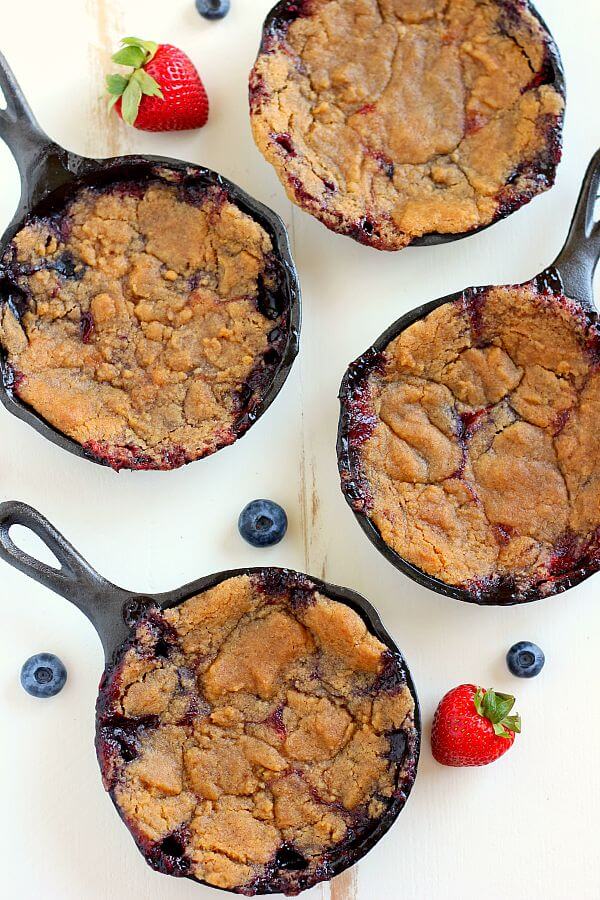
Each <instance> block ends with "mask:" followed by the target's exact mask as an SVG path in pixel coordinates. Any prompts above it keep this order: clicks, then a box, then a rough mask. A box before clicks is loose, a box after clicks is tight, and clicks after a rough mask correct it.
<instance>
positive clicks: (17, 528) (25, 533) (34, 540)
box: [9, 525, 61, 572]
mask: <svg viewBox="0 0 600 900" xmlns="http://www.w3.org/2000/svg"><path fill="white" fill-rule="evenodd" d="M9 534H10V538H11V540H12V542H13V543H14V544H15V546H16V547H18V548H19V550H23V551H24V552H25V553H28V554H29V555H30V556H31V557H33V559H38V560H39V561H40V562H42V563H45V565H47V566H50V568H51V569H54V571H55V572H60V570H61V565H60V562H59V561H58V559H57V558H56V556H55V555H54V553H53V552H52V550H50V548H49V547H48V545H47V544H45V543H44V541H43V540H42V539H41V538H40V537H38V536H37V534H35V533H34V532H33V531H31V529H30V528H26V527H25V526H24V525H12V526H11V528H10V530H9Z"/></svg>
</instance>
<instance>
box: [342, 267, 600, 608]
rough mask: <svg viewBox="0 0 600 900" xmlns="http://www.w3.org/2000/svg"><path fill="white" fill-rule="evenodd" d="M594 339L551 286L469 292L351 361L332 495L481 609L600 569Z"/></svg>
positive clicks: (575, 309) (599, 383)
mask: <svg viewBox="0 0 600 900" xmlns="http://www.w3.org/2000/svg"><path fill="white" fill-rule="evenodd" d="M599 362H600V340H599V333H598V329H597V326H596V325H595V324H594V323H593V322H592V321H591V320H588V317H587V316H586V315H585V314H584V313H583V312H582V310H581V308H580V307H579V306H578V305H577V304H575V303H574V302H573V301H571V300H569V299H568V298H566V297H564V295H562V294H555V293H553V292H552V291H551V290H550V289H549V287H548V283H547V282H545V281H544V280H543V279H542V280H539V279H538V280H536V281H533V282H530V283H528V284H525V285H522V286H515V287H502V288H486V289H480V290H472V291H468V292H466V293H465V294H463V295H462V296H461V298H460V299H459V300H458V301H456V302H455V303H446V304H443V305H442V306H439V307H438V308H437V309H436V310H434V311H433V312H432V313H430V314H429V315H428V316H427V317H426V318H424V319H421V320H419V321H417V322H416V323H415V324H413V325H411V326H410V327H408V328H407V329H406V330H405V331H403V332H401V334H400V335H399V336H398V337H397V338H395V339H394V340H393V341H392V342H391V343H390V344H389V345H388V346H387V348H385V350H384V351H383V353H382V354H374V353H371V354H370V355H368V356H367V357H365V358H363V360H362V361H359V362H358V364H355V365H354V366H353V367H352V369H351V372H353V376H352V377H351V382H350V386H349V389H348V394H347V396H346V397H343V398H342V399H343V404H344V407H345V414H346V416H347V422H346V426H345V427H346V441H347V454H346V458H345V459H344V460H341V461H340V468H341V471H342V486H343V489H344V491H345V493H346V496H347V498H348V500H349V502H350V503H351V505H352V506H353V507H354V509H355V510H356V511H358V512H363V513H366V515H368V517H369V518H370V520H371V521H372V522H373V523H374V525H375V526H376V528H377V529H378V531H379V533H380V535H381V537H382V539H383V541H384V542H385V543H386V544H387V545H388V547H390V548H391V549H392V550H394V551H396V553H398V554H399V555H400V556H401V557H402V558H403V559H404V560H407V561H408V562H410V563H412V564H413V565H415V566H417V567H418V568H419V569H421V570H422V571H424V572H426V573H427V574H428V575H432V576H434V577H435V578H438V579H440V580H441V581H444V582H445V583H446V584H449V585H453V586H456V587H463V588H466V589H467V590H470V591H472V592H473V594H475V595H477V596H479V597H480V598H481V599H485V597H486V596H489V598H490V599H493V598H494V597H498V596H506V597H507V598H508V597H510V598H511V599H513V600H524V599H528V598H530V597H534V596H539V595H542V596H543V595H546V594H551V593H555V592H557V591H559V590H564V589H565V588H566V587H569V586H571V585H572V584H574V583H577V581H579V580H581V579H582V578H583V577H586V576H587V575H589V574H590V573H591V572H594V571H597V570H598V569H599V568H600V440H599V438H598V429H597V422H598V414H599V412H600V367H599Z"/></svg>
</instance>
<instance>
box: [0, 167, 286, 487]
mask: <svg viewBox="0 0 600 900" xmlns="http://www.w3.org/2000/svg"><path fill="white" fill-rule="evenodd" d="M279 266H280V264H279V263H278V260H277V258H276V255H275V253H274V248H273V244H272V241H271V238H270V237H269V235H268V234H267V232H266V231H265V229H264V228H263V227H262V226H261V224H259V222H257V221H255V220H254V219H253V218H252V217H251V216H250V215H249V214H248V213H247V212H245V211H244V210H243V209H241V208H240V206H238V205H237V204H236V203H235V202H234V201H233V200H232V199H231V198H230V196H229V194H228V191H227V189H226V188H225V187H224V186H221V185H207V184H204V183H202V182H200V181H194V180H191V181H189V183H188V182H183V183H181V184H171V183H168V182H166V181H162V180H158V179H157V180H155V181H154V180H149V181H146V182H142V183H137V182H124V183H117V184H113V185H110V186H108V187H104V188H94V187H89V188H81V189H79V190H78V191H77V193H76V194H75V195H74V196H73V197H71V199H70V200H69V201H68V202H67V203H66V205H65V207H64V208H63V209H61V210H60V211H59V212H57V213H53V214H50V215H48V216H46V217H34V218H31V219H30V220H29V221H28V222H27V223H26V224H25V226H24V227H23V228H22V229H21V230H20V231H19V232H18V233H17V234H16V236H15V238H14V239H13V241H12V243H11V244H10V245H9V247H8V249H7V251H6V253H5V255H4V257H3V259H2V275H3V277H4V280H5V283H8V285H9V289H8V293H9V297H10V300H9V302H8V303H6V304H5V305H4V307H3V308H2V310H1V311H0V341H1V343H2V347H3V349H4V353H5V355H6V359H7V364H8V366H9V367H10V370H11V371H12V382H13V388H12V389H13V391H14V393H15V394H16V395H17V396H18V398H19V399H20V400H21V401H23V402H24V403H26V404H28V405H29V406H31V407H32V408H33V409H34V410H35V411H36V412H37V413H38V414H39V415H40V416H42V417H43V418H44V419H45V420H46V421H47V422H49V423H50V424H51V425H52V426H54V428H56V429H57V430H58V431H60V432H62V433H64V434H66V435H68V436H69V437H70V438H72V439H74V440H75V441H77V442H78V443H79V444H81V445H83V447H84V448H85V449H86V450H87V452H88V454H89V455H90V456H92V457H94V458H96V459H98V460H101V461H104V462H106V463H108V464H109V465H111V466H113V467H114V468H116V469H119V468H133V469H172V468H176V467H178V466H180V465H183V464H184V463H186V462H190V461H192V460H195V459H199V458H201V457H203V456H206V455H207V454H210V453H212V452H214V451H215V450H218V449H219V448H220V447H223V446H225V445H227V444H231V443H233V441H234V440H235V439H236V438H237V437H238V436H240V434H242V433H243V432H244V430H245V429H246V428H247V427H248V420H249V415H248V414H249V412H251V410H252V409H253V408H254V407H255V405H256V404H257V403H258V402H259V401H260V400H261V399H262V397H263V395H264V393H265V392H266V391H267V390H268V388H269V386H270V384H271V382H272V380H273V377H274V373H275V372H276V371H277V368H278V366H279V363H280V362H281V358H282V353H283V350H284V348H285V345H286V340H287V330H288V324H287V311H286V308H285V307H286V304H285V298H284V297H283V296H282V292H281V279H282V276H281V270H280V268H279Z"/></svg>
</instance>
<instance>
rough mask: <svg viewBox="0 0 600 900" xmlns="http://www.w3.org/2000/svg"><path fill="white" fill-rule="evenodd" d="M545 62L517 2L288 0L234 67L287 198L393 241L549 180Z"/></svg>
mask: <svg viewBox="0 0 600 900" xmlns="http://www.w3.org/2000/svg"><path fill="white" fill-rule="evenodd" d="M559 69H560V62H559V57H558V52H557V50H556V47H555V46H554V44H553V41H552V38H551V36H550V34H549V33H548V32H547V31H546V29H545V28H544V27H543V26H542V25H541V23H540V21H539V20H538V18H537V17H536V16H534V15H533V12H532V11H531V8H530V7H529V5H528V4H527V3H526V2H525V0H301V2H293V3H292V2H289V0H288V2H283V3H280V4H279V5H278V6H277V7H275V9H274V10H273V13H272V14H271V16H270V17H269V18H268V19H267V24H266V26H265V32H264V37H263V44H262V47H261V51H260V54H259V56H258V60H257V62H256V65H255V67H254V70H253V72H252V75H251V78H250V105H251V118H252V128H253V131H254V137H255V140H256V143H257V145H258V147H259V148H260V150H261V151H262V153H263V154H264V156H265V157H266V159H267V160H268V161H269V162H270V163H272V164H273V166H274V167H275V169H276V171H277V173H278V175H279V177H280V179H281V181H282V183H283V185H284V186H285V188H286V190H287V192H288V195H289V196H290V199H291V200H293V201H294V202H295V203H297V204H298V205H299V206H301V207H303V208H304V209H306V210H307V211H308V212H310V213H312V214H313V215H314V216H316V217H317V218H318V219H320V220H321V221H322V222H323V223H324V224H325V225H327V226H328V227H329V228H331V229H332V230H334V231H338V232H341V233H343V234H348V235H350V236H352V237H353V238H355V239H356V240H358V241H360V242H362V243H365V244H369V245H372V246H374V247H377V248H378V249H382V250H399V249H401V248H402V247H405V246H407V245H408V244H410V243H411V242H412V241H414V240H415V239H416V238H419V237H422V236H423V235H428V234H462V233H465V232H469V231H473V230H475V229H477V228H480V227H484V226H486V225H489V224H491V223H492V222H494V221H495V220H497V219H498V218H500V217H502V216H505V215H508V214H509V213H511V212H513V211H514V210H515V209H518V208H519V207H520V206H522V205H523V204H525V203H527V202H528V201H529V200H531V199H532V198H533V197H534V196H536V195H537V194H539V193H540V192H542V191H544V190H546V189H547V188H549V187H551V186H552V184H553V183H554V177H555V171H556V166H557V164H558V162H559V159H560V146H561V133H562V118H563V110H564V99H563V96H562V95H561V93H560V90H559V89H558V86H557V85H556V84H555V80H556V73H557V71H558V70H559Z"/></svg>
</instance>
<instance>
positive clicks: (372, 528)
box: [337, 150, 600, 606]
mask: <svg viewBox="0 0 600 900" xmlns="http://www.w3.org/2000/svg"><path fill="white" fill-rule="evenodd" d="M599 191H600V150H598V151H597V153H596V154H595V156H594V157H593V159H592V161H591V163H590V165H589V167H588V170H587V172H586V175H585V179H584V182H583V187H582V189H581V193H580V196H579V199H578V201H577V206H576V209H575V215H574V217H573V221H572V223H571V228H570V231H569V235H568V237H567V241H566V243H565V246H564V247H563V249H562V250H561V252H560V254H559V255H558V258H557V259H556V261H555V262H554V263H553V264H552V265H551V266H548V268H547V269H545V270H544V271H543V272H542V273H541V274H540V275H538V276H537V277H536V281H537V282H538V284H540V286H541V287H542V288H543V289H544V290H545V291H549V292H551V293H554V294H559V295H560V294H564V295H565V296H567V297H570V298H571V299H572V300H574V301H575V302H576V303H577V304H578V305H579V306H581V309H582V310H583V312H584V314H585V316H586V318H587V321H588V322H589V323H590V324H593V323H596V322H597V321H598V312H597V310H596V306H595V303H594V284H593V282H594V273H595V271H596V266H597V264H598V260H599V258H600V222H594V211H595V206H596V200H597V199H598V192H599ZM485 290H487V288H466V289H465V291H457V292H456V293H454V294H449V295H448V296H447V297H441V298H440V299H439V300H434V301H433V302H432V303H425V304H424V305H423V306H419V307H418V308H417V309H414V310H412V312H409V313H407V314H406V315H405V316H402V318H400V319H398V321H397V322H394V324H393V325H391V326H390V327H389V328H388V329H387V331H384V333H383V334H382V335H381V336H380V337H379V338H378V339H377V340H376V341H375V343H374V344H373V345H372V347H370V348H369V349H368V350H367V351H366V352H365V353H363V354H362V356H360V357H359V358H358V359H357V360H356V361H355V362H353V363H352V364H351V365H350V367H349V368H348V370H347V371H346V374H345V375H344V378H343V381H342V385H341V388H340V394H339V399H340V406H341V412H340V420H339V427H338V438H337V456H338V465H339V470H340V475H341V478H342V490H343V492H344V496H345V497H346V500H347V502H348V504H349V506H350V507H351V508H352V510H353V512H354V514H355V516H356V518H357V520H358V523H359V525H360V527H361V528H362V530H363V531H364V532H365V534H366V535H367V537H368V538H369V540H370V541H371V542H372V543H373V544H374V545H375V546H376V547H377V549H378V550H379V552H380V553H382V554H383V556H385V557H386V559H388V560H389V561H390V562H391V563H392V565H393V566H395V567H396V568H397V569H399V570H400V571H401V572H403V573H404V574H405V575H408V577H409V578H412V580H413V581H416V582H417V584H420V585H422V586H423V587H426V588H429V589H430V590H432V591H436V593H438V594H444V595H445V596H446V597H453V598H454V599H456V600H464V601H465V602H468V603H477V604H480V605H496V606H510V605H516V604H521V603H530V602H533V601H534V600H539V599H541V598H542V597H543V596H545V595H544V594H543V593H541V592H539V591H537V590H532V592H531V595H529V594H528V595H527V596H526V597H523V596H522V595H520V597H519V598H517V597H516V596H515V593H514V591H512V590H510V589H507V590H502V589H501V590H498V591H496V592H495V593H489V594H488V593H485V594H481V595H479V594H477V593H475V592H471V591H467V590H464V589H462V588H457V587H453V586H452V585H449V584H446V583H445V582H443V581H441V580H440V579H438V578H434V577H433V576H431V575H427V574H426V573H425V572H423V571H422V570H421V569H418V568H417V567H416V566H414V565H412V563H409V562H408V561H407V560H405V559H404V558H403V557H401V556H400V554H398V553H396V551H395V550H392V548H391V547H389V546H388V545H387V544H386V542H385V541H384V540H383V538H382V537H381V534H380V532H379V529H378V528H377V526H376V525H375V524H374V522H372V521H371V519H370V518H369V517H368V516H367V515H366V514H365V513H364V512H362V511H360V510H357V509H356V505H355V502H356V501H357V500H358V499H360V497H359V493H357V490H358V489H357V485H356V480H355V474H356V472H357V465H358V461H357V458H356V451H355V449H354V448H353V446H352V443H351V441H350V439H349V430H350V424H351V417H352V416H351V404H352V400H353V397H354V396H355V392H356V390H357V387H358V388H360V384H361V383H362V381H363V380H364V378H365V376H366V375H367V374H368V372H369V371H370V368H371V366H372V365H373V362H374V360H376V359H377V358H378V357H379V356H380V354H381V353H384V352H385V349H386V348H387V346H388V344H389V343H390V342H391V341H393V340H395V338H397V337H398V335H399V334H401V333H402V332H403V331H405V330H406V329H407V328H409V327H410V326H411V325H413V324H414V323H415V322H418V321H419V320H420V319H424V318H425V317H426V316H428V315H429V314H430V313H431V312H433V310H434V309H437V308H438V307H439V306H443V305H444V304H445V303H454V302H455V301H457V300H460V299H461V298H462V297H463V294H464V293H465V292H466V291H469V292H474V293H476V292H478V291H485ZM598 567H599V566H598V565H596V566H595V567H594V566H593V565H590V566H589V567H588V566H586V567H584V568H580V569H576V570H575V571H573V572H570V573H569V574H568V575H565V576H564V577H563V578H561V580H560V581H557V582H556V583H555V584H554V585H553V588H554V589H553V590H552V591H551V593H552V594H556V593H561V592H562V591H566V590H568V589H569V588H572V587H575V586H576V585H578V584H580V583H581V582H582V581H585V580H586V579H587V578H589V577H590V576H591V575H593V574H594V573H595V572H596V571H597V570H598Z"/></svg>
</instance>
